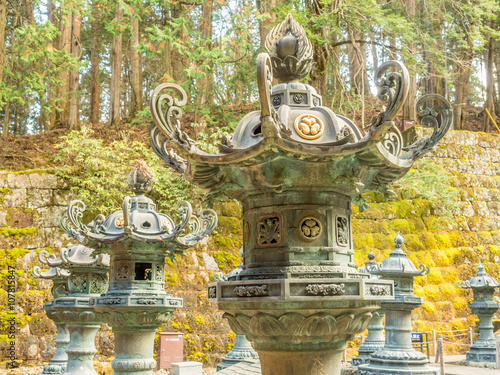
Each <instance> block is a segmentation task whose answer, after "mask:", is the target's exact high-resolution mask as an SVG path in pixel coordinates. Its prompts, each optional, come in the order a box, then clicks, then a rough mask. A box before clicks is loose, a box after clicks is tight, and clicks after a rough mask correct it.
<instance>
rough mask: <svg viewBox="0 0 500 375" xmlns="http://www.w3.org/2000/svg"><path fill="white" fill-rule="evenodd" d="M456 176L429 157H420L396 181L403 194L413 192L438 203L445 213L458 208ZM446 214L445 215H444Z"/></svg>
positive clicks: (450, 212)
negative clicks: (455, 185) (455, 186)
mask: <svg viewBox="0 0 500 375" xmlns="http://www.w3.org/2000/svg"><path fill="white" fill-rule="evenodd" d="M456 182H457V181H456V177H455V176H454V175H453V174H452V173H451V172H449V171H447V170H446V169H445V168H443V167H442V166H440V165H438V164H436V163H434V162H433V161H432V159H430V158H423V159H420V160H419V161H418V162H417V163H415V165H414V167H413V168H412V169H411V170H410V171H409V172H408V173H407V174H406V175H405V176H404V177H403V178H402V179H401V180H399V181H398V185H399V186H400V187H401V188H402V189H403V194H404V193H405V191H406V193H410V194H411V193H413V194H417V195H418V196H420V197H422V198H425V199H427V200H428V201H429V202H430V203H432V204H433V205H434V204H439V207H440V208H442V209H443V210H444V212H445V214H447V215H451V214H452V212H453V211H454V210H456V209H457V208H458V201H459V199H458V189H456V188H454V187H453V185H454V184H456ZM445 216H446V215H445Z"/></svg>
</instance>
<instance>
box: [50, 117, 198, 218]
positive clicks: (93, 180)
mask: <svg viewBox="0 0 500 375" xmlns="http://www.w3.org/2000/svg"><path fill="white" fill-rule="evenodd" d="M61 139H62V142H61V143H60V144H59V145H58V146H57V148H58V150H59V151H58V152H57V154H56V155H55V160H56V161H62V162H64V164H65V165H64V166H63V167H60V168H58V169H56V171H55V173H56V174H57V175H58V176H61V177H64V178H66V179H68V180H69V182H70V184H71V186H72V189H73V190H74V191H76V192H77V198H78V199H81V200H82V201H83V202H85V204H86V205H87V207H88V208H89V209H91V210H92V211H93V213H100V212H102V213H110V211H112V210H118V209H120V208H121V205H122V202H123V198H124V196H125V192H126V191H128V185H127V183H126V180H127V175H128V173H129V172H130V170H131V168H132V165H133V163H134V161H135V160H137V159H143V160H144V161H145V162H146V163H147V164H148V165H149V167H150V168H151V170H152V171H153V173H154V175H155V185H154V188H153V191H152V192H151V193H150V195H151V197H152V198H154V199H155V200H156V203H157V204H158V206H159V210H164V211H167V212H169V213H173V212H174V211H175V208H176V206H177V202H180V201H181V200H183V199H188V200H193V199H197V198H199V197H200V196H201V191H200V190H198V189H196V188H193V187H192V186H191V185H189V184H188V183H187V182H186V181H185V180H184V179H183V178H182V177H181V176H180V175H179V174H177V173H173V172H171V171H170V169H167V168H163V167H162V166H160V165H159V163H158V157H157V156H156V154H154V153H153V151H152V150H151V149H150V148H148V147H147V146H146V145H145V144H144V142H137V141H131V140H129V139H126V138H125V139H121V140H116V141H113V142H111V143H110V144H109V145H106V144H104V142H103V140H102V139H97V138H94V137H93V131H92V130H91V129H89V128H86V127H83V128H82V130H80V131H73V132H71V133H69V134H68V135H67V136H64V137H62V138H61Z"/></svg>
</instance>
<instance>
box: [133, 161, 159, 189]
mask: <svg viewBox="0 0 500 375" xmlns="http://www.w3.org/2000/svg"><path fill="white" fill-rule="evenodd" d="M127 183H128V185H129V187H130V190H132V191H133V192H134V193H136V194H144V193H147V192H148V191H150V190H151V188H152V187H153V183H154V174H153V172H152V171H151V169H149V167H148V165H147V164H146V163H145V162H144V161H143V160H137V161H136V162H135V166H134V169H132V171H131V172H130V173H129V175H128V178H127Z"/></svg>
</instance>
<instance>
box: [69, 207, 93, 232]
mask: <svg viewBox="0 0 500 375" xmlns="http://www.w3.org/2000/svg"><path fill="white" fill-rule="evenodd" d="M85 208H86V206H85V203H83V202H82V201H81V200H74V201H71V202H70V203H69V206H68V209H67V215H68V219H69V222H70V223H71V224H73V226H74V227H75V228H76V229H77V230H78V231H79V232H80V233H84V234H87V233H88V232H89V228H87V227H86V226H85V225H83V224H82V223H81V222H80V219H81V218H82V217H83V213H84V212H85ZM63 229H64V228H63Z"/></svg>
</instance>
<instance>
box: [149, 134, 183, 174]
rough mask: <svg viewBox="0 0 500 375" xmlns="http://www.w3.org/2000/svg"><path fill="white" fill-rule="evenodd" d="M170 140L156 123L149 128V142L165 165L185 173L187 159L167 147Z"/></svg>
mask: <svg viewBox="0 0 500 375" xmlns="http://www.w3.org/2000/svg"><path fill="white" fill-rule="evenodd" d="M169 140H170V138H168V137H166V136H165V135H163V133H162V132H161V131H160V129H158V128H157V127H156V125H152V126H151V127H150V128H149V144H150V145H151V148H152V149H153V151H154V153H155V154H156V155H158V156H159V157H160V159H162V160H163V161H164V162H165V164H164V166H168V167H170V168H172V169H174V170H175V171H177V172H180V173H184V172H185V171H186V168H187V160H186V159H184V158H182V157H181V156H179V155H177V154H176V153H175V152H173V151H172V150H169V149H168V148H167V144H168V142H169Z"/></svg>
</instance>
